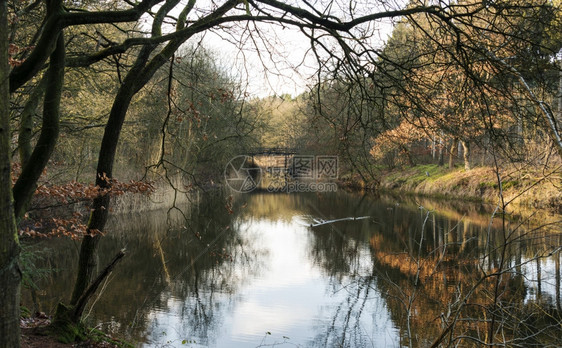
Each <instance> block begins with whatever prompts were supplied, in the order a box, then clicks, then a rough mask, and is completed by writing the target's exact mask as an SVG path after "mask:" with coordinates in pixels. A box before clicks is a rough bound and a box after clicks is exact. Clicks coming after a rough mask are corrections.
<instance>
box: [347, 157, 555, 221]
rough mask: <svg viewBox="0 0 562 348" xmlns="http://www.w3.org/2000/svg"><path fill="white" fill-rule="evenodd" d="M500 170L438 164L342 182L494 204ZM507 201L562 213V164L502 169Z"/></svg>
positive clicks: (520, 205) (504, 195)
mask: <svg viewBox="0 0 562 348" xmlns="http://www.w3.org/2000/svg"><path fill="white" fill-rule="evenodd" d="M497 174H498V173H496V171H495V170H494V168H491V167H477V168H474V169H471V170H465V169H464V168H455V169H452V170H450V169H448V168H447V167H444V166H438V165H433V164H430V165H417V166H413V167H404V168H398V169H393V170H383V171H381V179H380V185H375V184H374V183H364V182H363V181H362V180H360V178H357V177H354V178H351V177H350V176H343V177H342V183H343V185H344V186H349V187H352V188H355V189H358V188H359V189H361V188H366V189H369V188H372V189H378V190H380V191H387V192H389V191H390V192H399V193H402V194H414V195H422V196H427V197H434V198H452V199H462V200H469V201H478V202H485V203H491V204H497V203H498V202H499V195H498V193H499V192H500V190H499V188H500V185H499V183H498V175H497ZM499 177H500V178H501V189H502V193H503V198H504V202H505V203H508V202H509V205H510V206H512V207H518V208H520V207H529V208H533V209H543V210H548V211H549V212H552V213H556V214H562V167H558V168H557V169H555V170H550V171H540V170H529V169H524V168H517V167H516V166H511V167H509V168H507V169H503V170H502V171H501V172H499Z"/></svg>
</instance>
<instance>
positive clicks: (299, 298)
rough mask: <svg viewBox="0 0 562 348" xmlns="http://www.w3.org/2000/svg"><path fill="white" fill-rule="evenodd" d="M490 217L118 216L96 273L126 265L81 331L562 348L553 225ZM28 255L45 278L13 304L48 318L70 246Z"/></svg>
mask: <svg viewBox="0 0 562 348" xmlns="http://www.w3.org/2000/svg"><path fill="white" fill-rule="evenodd" d="M493 214H494V207H492V206H484V205H481V204H475V203H463V202H455V201H431V200H422V199H416V198H412V197H393V196H381V197H378V196H377V197H375V196H362V195H359V194H352V193H347V192H341V191H339V192H334V193H298V194H297V193H293V194H270V193H254V194H239V195H237V196H234V197H232V196H228V195H225V194H222V193H218V192H215V193H214V194H210V195H203V196H202V197H201V198H200V200H199V202H197V203H194V204H192V205H190V206H186V207H183V208H182V212H181V213H180V212H178V211H177V210H175V209H172V210H162V211H153V212H149V213H142V214H129V215H120V216H116V217H115V216H114V217H113V218H112V221H111V222H110V224H109V226H108V233H107V235H106V236H105V237H104V238H103V239H102V242H101V244H100V250H99V255H100V256H99V263H100V264H102V265H103V264H105V263H107V262H108V261H109V260H110V259H111V258H112V256H113V255H115V254H116V253H117V251H118V250H120V249H121V248H126V250H127V256H126V258H125V259H124V260H123V261H122V262H121V263H120V264H119V265H118V267H117V269H116V270H115V271H114V273H113V274H112V275H111V277H110V278H109V280H108V281H107V282H106V284H104V285H103V287H102V291H101V295H100V296H99V297H98V298H96V299H95V301H94V306H93V308H88V309H87V310H86V314H87V319H86V320H87V322H88V324H90V325H91V326H96V327H98V328H100V329H102V330H104V331H106V332H109V333H111V334H112V335H115V336H118V337H122V338H125V339H127V340H129V341H131V342H134V343H135V344H136V345H138V346H140V347H178V346H185V347H265V346H275V347H295V346H296V347H403V346H413V347H426V346H429V345H431V343H432V342H433V341H434V340H435V339H436V338H438V337H439V334H440V333H441V332H442V331H443V330H444V328H446V327H450V328H451V330H450V331H449V333H450V334H448V335H445V336H444V338H443V342H445V343H447V344H449V343H450V344H459V345H460V346H472V345H477V344H479V341H482V342H484V341H489V339H490V333H491V332H493V335H494V339H495V341H496V342H498V341H502V340H503V341H504V342H507V343H508V344H515V343H517V344H523V345H537V346H544V345H548V344H551V345H554V346H562V335H561V328H560V289H561V285H560V258H561V255H560V246H561V245H562V242H561V240H562V239H561V237H560V232H561V231H562V227H561V225H560V223H559V222H558V223H552V224H549V225H548V226H545V227H541V228H537V226H535V225H533V224H530V223H528V222H526V221H521V220H520V219H517V218H512V217H506V219H503V220H502V216H500V215H499V214H497V212H496V213H495V214H494V219H491V217H492V215H493ZM186 217H187V218H186ZM556 219H557V217H551V220H552V221H556ZM332 220H337V221H332ZM545 221H546V220H545ZM558 221H559V219H558ZM29 248H31V250H34V251H36V254H37V255H38V256H39V259H38V261H37V263H38V267H40V268H43V269H46V270H48V273H47V276H46V277H45V278H43V279H40V280H38V281H37V284H38V286H39V289H38V290H37V291H36V297H37V299H36V301H35V302H36V303H35V305H34V304H33V301H32V299H31V291H30V290H29V289H24V290H23V291H22V293H23V299H24V303H25V304H26V305H27V306H28V307H30V308H33V307H34V306H38V309H40V310H42V311H45V312H51V313H53V312H54V309H55V306H56V304H57V302H59V301H65V302H66V301H68V298H69V296H70V291H71V284H72V283H73V280H74V277H75V273H74V272H75V264H76V260H77V255H78V250H79V242H77V241H72V240H67V239H60V238H57V239H53V240H44V241H40V242H34V243H32V245H31V246H29ZM453 322H454V323H455V325H451V323H453Z"/></svg>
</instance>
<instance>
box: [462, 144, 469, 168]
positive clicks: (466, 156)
mask: <svg viewBox="0 0 562 348" xmlns="http://www.w3.org/2000/svg"><path fill="white" fill-rule="evenodd" d="M461 144H462V148H463V153H462V156H463V159H464V169H465V170H470V143H469V142H468V141H465V140H461Z"/></svg>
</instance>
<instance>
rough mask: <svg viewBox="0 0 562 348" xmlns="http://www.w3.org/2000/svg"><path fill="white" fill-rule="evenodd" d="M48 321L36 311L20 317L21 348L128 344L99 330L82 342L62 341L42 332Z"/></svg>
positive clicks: (113, 347)
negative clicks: (30, 315) (29, 315)
mask: <svg viewBox="0 0 562 348" xmlns="http://www.w3.org/2000/svg"><path fill="white" fill-rule="evenodd" d="M50 323H51V321H50V318H49V317H48V316H46V315H45V314H44V313H38V314H36V315H35V316H33V317H30V318H21V320H20V328H21V345H20V346H21V348H71V347H76V348H119V347H125V346H128V345H127V344H123V343H120V342H119V341H118V340H115V339H113V338H111V337H109V336H107V335H106V334H103V333H101V332H99V331H97V332H95V334H94V335H92V336H91V337H90V338H89V339H86V340H85V341H83V342H76V343H62V342H59V341H58V340H57V339H56V338H55V337H52V336H48V335H45V334H44V333H43V332H42V329H43V328H45V327H46V326H47V325H49V324H50Z"/></svg>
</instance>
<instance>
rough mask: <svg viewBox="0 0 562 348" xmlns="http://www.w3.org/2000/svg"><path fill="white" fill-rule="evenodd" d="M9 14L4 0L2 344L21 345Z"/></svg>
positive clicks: (0, 46) (0, 74) (0, 69)
mask: <svg viewBox="0 0 562 348" xmlns="http://www.w3.org/2000/svg"><path fill="white" fill-rule="evenodd" d="M7 13H8V8H7V1H6V0H0V347H19V346H20V321H19V315H20V307H19V305H20V283H21V272H20V269H19V265H18V255H19V250H20V248H19V242H18V235H17V232H16V221H15V218H14V205H13V199H12V180H11V178H10V170H11V164H10V140H11V135H10V123H9V122H10V114H9V108H10V94H9V88H10V87H9V83H8V81H9V80H8V74H9V71H10V69H9V66H8V16H7Z"/></svg>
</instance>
